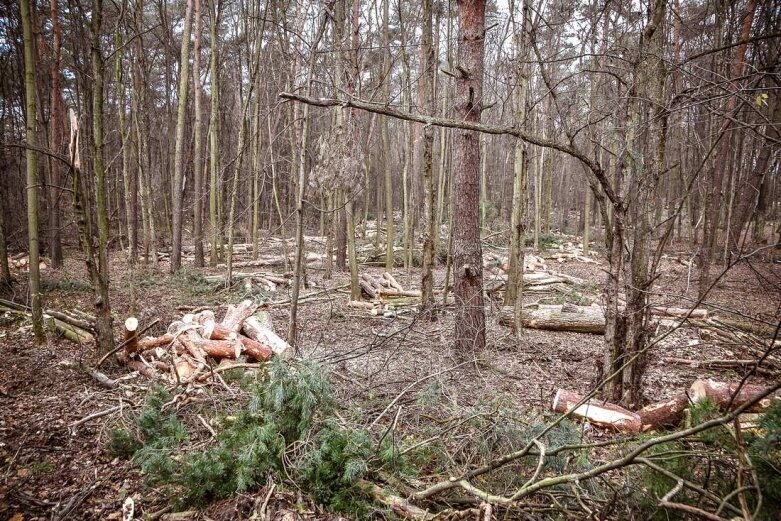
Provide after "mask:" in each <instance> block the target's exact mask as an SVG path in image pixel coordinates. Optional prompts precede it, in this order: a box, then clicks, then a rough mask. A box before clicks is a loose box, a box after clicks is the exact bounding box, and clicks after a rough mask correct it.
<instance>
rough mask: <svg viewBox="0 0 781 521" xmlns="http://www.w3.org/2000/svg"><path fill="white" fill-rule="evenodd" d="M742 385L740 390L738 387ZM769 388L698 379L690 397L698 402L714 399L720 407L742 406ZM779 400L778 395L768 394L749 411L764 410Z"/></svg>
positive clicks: (692, 387)
mask: <svg viewBox="0 0 781 521" xmlns="http://www.w3.org/2000/svg"><path fill="white" fill-rule="evenodd" d="M739 387H740V390H738V388H739ZM766 389H767V388H766V387H764V386H761V385H756V384H743V386H740V383H739V382H716V381H715V380H710V379H708V380H696V381H695V382H694V383H693V384H692V386H691V388H689V397H690V398H691V400H692V402H694V403H697V402H701V401H702V400H705V399H711V400H713V401H714V402H715V403H716V405H717V406H718V407H719V409H726V408H727V407H728V406H730V408H731V409H735V408H736V407H740V406H741V405H743V404H745V403H746V402H749V401H751V400H752V399H753V398H754V397H755V396H757V395H759V394H762V393H764V392H765V390H766ZM778 400H779V397H778V396H767V397H765V398H763V399H762V400H760V401H759V402H758V403H756V404H755V405H754V406H752V407H751V408H750V409H749V412H759V411H764V410H765V409H767V408H768V407H770V406H771V405H773V403H775V402H777V401H778Z"/></svg>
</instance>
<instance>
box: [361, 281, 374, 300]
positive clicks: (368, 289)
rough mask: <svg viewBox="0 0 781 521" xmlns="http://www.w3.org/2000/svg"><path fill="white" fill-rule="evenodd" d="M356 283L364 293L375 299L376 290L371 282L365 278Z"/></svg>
mask: <svg viewBox="0 0 781 521" xmlns="http://www.w3.org/2000/svg"><path fill="white" fill-rule="evenodd" d="M358 285H359V286H360V287H361V290H362V291H363V292H364V293H366V295H367V296H368V297H369V298H371V299H375V298H377V291H376V290H375V289H374V286H372V284H371V282H368V281H366V280H363V279H361V280H359V281H358Z"/></svg>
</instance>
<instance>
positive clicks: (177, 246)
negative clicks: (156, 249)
mask: <svg viewBox="0 0 781 521" xmlns="http://www.w3.org/2000/svg"><path fill="white" fill-rule="evenodd" d="M192 12H193V0H187V8H186V9H185V14H184V22H183V23H184V29H183V31H182V49H181V55H180V57H179V99H178V107H177V110H176V144H175V146H174V171H173V176H172V183H171V197H172V199H171V212H172V213H173V215H172V237H171V273H176V272H177V271H179V268H181V266H182V217H183V215H182V203H183V201H184V189H183V188H184V187H183V181H184V157H183V155H184V127H185V117H186V115H187V87H188V85H189V83H190V31H191V29H192Z"/></svg>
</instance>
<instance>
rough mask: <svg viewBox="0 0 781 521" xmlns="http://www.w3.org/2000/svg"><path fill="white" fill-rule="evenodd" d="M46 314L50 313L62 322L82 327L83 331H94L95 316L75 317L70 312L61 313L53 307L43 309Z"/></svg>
mask: <svg viewBox="0 0 781 521" xmlns="http://www.w3.org/2000/svg"><path fill="white" fill-rule="evenodd" d="M45 313H46V314H47V315H51V316H53V317H54V318H56V319H57V320H60V321H62V322H65V323H66V324H70V325H72V326H75V327H77V328H79V329H83V330H85V331H94V330H95V318H94V317H92V320H89V319H85V318H77V317H73V316H70V314H67V313H62V312H60V311H55V310H53V309H47V310H46V311H45Z"/></svg>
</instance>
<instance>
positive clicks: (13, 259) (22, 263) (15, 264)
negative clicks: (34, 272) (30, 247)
mask: <svg viewBox="0 0 781 521" xmlns="http://www.w3.org/2000/svg"><path fill="white" fill-rule="evenodd" d="M28 264H30V255H29V254H28V253H25V252H21V253H17V254H16V255H11V256H10V257H9V258H8V265H9V266H10V267H11V268H16V269H18V270H27V265H28ZM46 267H47V266H46V262H44V261H43V260H41V261H40V262H38V269H40V270H45V269H46Z"/></svg>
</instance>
